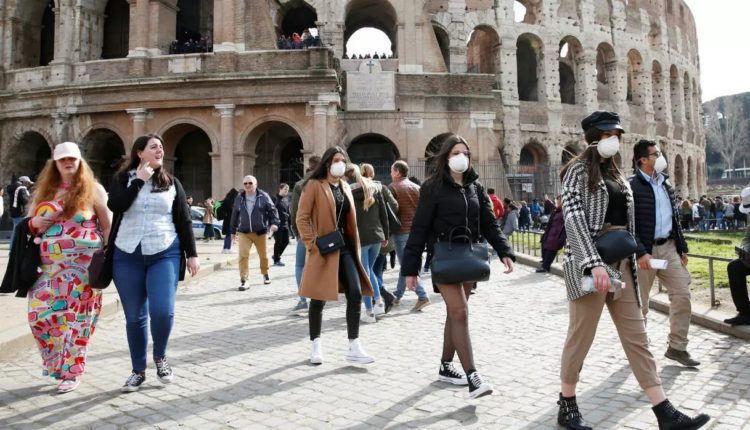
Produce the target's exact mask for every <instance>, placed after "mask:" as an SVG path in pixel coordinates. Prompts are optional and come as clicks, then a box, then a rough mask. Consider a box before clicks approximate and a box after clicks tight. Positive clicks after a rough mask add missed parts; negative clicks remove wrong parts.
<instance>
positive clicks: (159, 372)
mask: <svg viewBox="0 0 750 430" xmlns="http://www.w3.org/2000/svg"><path fill="white" fill-rule="evenodd" d="M154 362H155V363H156V377H157V378H159V381H161V383H162V384H169V383H170V382H172V378H174V372H172V366H170V365H169V362H168V361H167V357H162V358H161V360H159V359H156V360H154Z"/></svg>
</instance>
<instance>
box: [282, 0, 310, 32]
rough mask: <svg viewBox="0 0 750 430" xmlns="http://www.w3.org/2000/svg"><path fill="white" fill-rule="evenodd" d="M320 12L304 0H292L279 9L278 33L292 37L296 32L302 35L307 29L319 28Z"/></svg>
mask: <svg viewBox="0 0 750 430" xmlns="http://www.w3.org/2000/svg"><path fill="white" fill-rule="evenodd" d="M317 21H318V12H317V11H316V10H315V7H313V6H312V5H310V4H309V3H308V2H306V1H304V0H292V1H289V2H287V3H286V4H284V5H283V6H282V7H281V8H280V9H279V11H278V19H277V20H276V35H277V36H280V35H282V34H283V35H284V36H287V37H291V36H292V35H293V34H294V33H297V34H298V35H300V36H302V34H303V33H304V32H305V30H310V29H313V28H315V29H317V24H315V23H316V22H317Z"/></svg>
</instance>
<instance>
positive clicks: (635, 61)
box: [626, 49, 646, 106]
mask: <svg viewBox="0 0 750 430" xmlns="http://www.w3.org/2000/svg"><path fill="white" fill-rule="evenodd" d="M645 85H646V79H645V77H644V71H643V58H642V57H641V53H640V52H638V50H637V49H631V50H630V51H629V52H628V90H627V91H628V92H627V96H626V100H627V101H628V102H630V103H632V104H634V105H636V106H644V105H645V103H646V100H645V97H646V88H645Z"/></svg>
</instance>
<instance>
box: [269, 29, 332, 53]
mask: <svg viewBox="0 0 750 430" xmlns="http://www.w3.org/2000/svg"><path fill="white" fill-rule="evenodd" d="M319 46H323V42H322V41H321V40H320V36H318V35H317V34H316V35H314V36H313V35H312V33H310V30H305V31H303V32H302V34H301V35H300V34H299V33H292V34H291V35H290V36H287V35H286V34H282V35H281V36H279V39H278V40H277V41H276V47H277V48H278V49H305V48H313V47H319Z"/></svg>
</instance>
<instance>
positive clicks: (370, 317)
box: [359, 311, 377, 324]
mask: <svg viewBox="0 0 750 430" xmlns="http://www.w3.org/2000/svg"><path fill="white" fill-rule="evenodd" d="M359 320H360V321H362V322H363V323H371V324H372V323H374V322H377V320H376V319H375V313H374V312H367V311H362V312H361V313H360V314H359Z"/></svg>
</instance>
